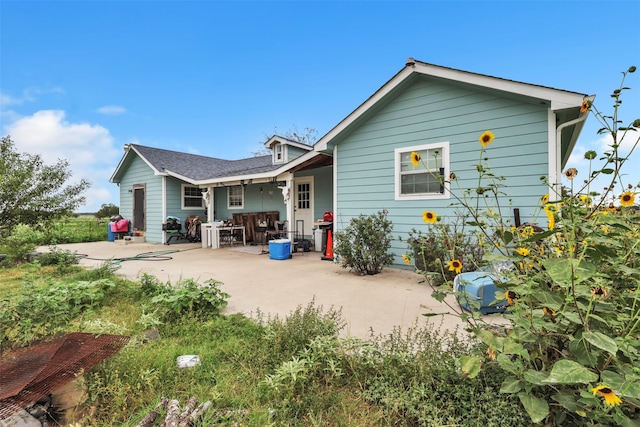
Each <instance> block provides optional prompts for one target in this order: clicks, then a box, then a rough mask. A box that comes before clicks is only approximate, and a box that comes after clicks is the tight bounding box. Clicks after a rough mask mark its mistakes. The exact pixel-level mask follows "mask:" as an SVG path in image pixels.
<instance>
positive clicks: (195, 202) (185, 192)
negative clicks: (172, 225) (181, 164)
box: [182, 184, 202, 209]
mask: <svg viewBox="0 0 640 427" xmlns="http://www.w3.org/2000/svg"><path fill="white" fill-rule="evenodd" d="M193 208H198V209H200V208H202V188H198V187H193V186H190V185H186V184H182V209H193Z"/></svg>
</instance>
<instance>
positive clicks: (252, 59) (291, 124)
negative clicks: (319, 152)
mask: <svg viewBox="0 0 640 427" xmlns="http://www.w3.org/2000/svg"><path fill="white" fill-rule="evenodd" d="M638 16H640V2H638V1H636V0H634V1H615V0H614V1H604V0H603V1H531V2H529V1H493V2H491V1H453V0H452V1H391V2H387V1H334V2H332V1H315V2H314V1H225V2H223V1H125V0H120V1H117V0H113V1H92V0H85V1H29V0H23V1H12V0H0V127H1V128H2V129H1V131H2V135H3V136H4V135H11V137H12V139H13V140H14V142H15V144H16V147H17V148H18V150H19V151H23V152H30V153H40V154H42V155H43V156H45V159H50V160H51V161H54V160H55V159H57V158H65V159H68V160H69V161H70V162H71V168H72V170H73V172H74V177H75V178H76V179H79V178H80V177H83V178H87V179H89V180H91V181H92V183H93V186H92V188H91V190H90V191H89V192H88V193H87V205H86V206H83V207H82V208H80V209H79V211H86V212H91V211H95V210H97V209H98V208H99V207H100V205H101V204H103V203H114V204H119V200H118V191H117V187H116V185H115V184H110V183H109V182H108V180H109V177H110V176H111V174H112V173H113V171H114V169H115V167H116V166H117V164H118V161H119V160H120V158H121V156H122V153H123V146H124V144H127V143H137V144H142V145H147V146H152V147H158V148H166V149H172V150H177V151H185V152H191V153H196V154H202V155H208V156H213V157H220V158H225V159H239V158H244V157H250V156H251V155H253V153H254V152H256V151H258V150H260V149H261V148H262V146H261V143H262V142H264V141H265V140H266V138H267V137H268V136H270V135H272V134H274V133H277V132H279V133H286V132H287V131H290V130H294V129H298V130H303V129H304V128H312V129H315V130H316V131H317V132H318V137H320V136H322V135H324V134H325V133H326V132H328V131H329V130H330V129H331V128H332V127H333V126H335V125H336V124H337V123H338V122H339V121H340V120H342V119H343V118H344V117H345V116H347V115H348V114H349V113H350V112H351V111H353V110H354V109H355V108H356V107H357V106H358V105H360V104H361V103H362V102H363V101H364V100H366V99H367V98H368V97H369V96H370V95H371V94H373V93H374V92H375V91H376V90H377V89H378V88H379V87H380V86H382V85H383V84H384V83H385V82H386V81H387V80H389V79H390V78H391V77H392V76H393V75H394V74H395V73H397V72H398V71H399V70H400V69H401V68H402V67H403V66H404V63H405V60H406V58H408V57H414V58H416V59H418V60H420V61H424V62H429V63H433V64H437V65H442V66H446V67H452V68H458V69H462V70H466V71H471V72H476V73H482V74H489V75H493V76H497V77H503V78H508V79H513V80H518V81H522V82H527V83H533V84H540V85H545V86H551V87H555V88H558V89H565V90H570V91H575V92H580V93H586V94H595V95H596V105H597V106H599V108H600V109H604V110H605V111H609V112H610V111H611V107H610V106H611V101H610V98H609V94H610V93H611V91H612V90H613V89H615V88H617V87H618V85H619V83H620V77H621V74H620V73H621V72H622V71H624V70H627V69H628V67H629V66H630V65H637V66H638V67H640V50H639V47H640V32H639V31H638V28H639V24H638ZM626 83H627V86H630V87H632V88H633V90H631V91H630V92H627V94H625V96H624V97H623V108H622V110H621V111H622V115H621V119H622V120H623V121H625V122H630V121H633V120H634V119H636V118H640V71H638V72H636V73H635V74H631V75H630V76H629V78H628V80H627V82H626ZM598 128H599V125H598V123H597V122H596V120H595V119H594V118H593V117H591V118H590V119H589V120H588V122H587V125H586V127H585V129H584V131H583V132H582V135H581V138H580V140H579V145H578V147H576V150H575V153H576V155H575V156H574V159H573V160H572V162H571V165H572V166H575V167H577V168H578V169H579V170H584V173H583V174H580V175H579V177H584V176H585V175H586V165H585V164H584V162H582V161H581V160H580V156H581V154H582V153H583V152H584V151H586V150H588V149H595V150H596V151H598V152H599V153H601V152H602V146H603V141H602V140H601V137H600V136H599V135H597V134H596V131H597V129H598ZM496 142H497V140H496ZM634 157H635V158H634V162H635V165H637V166H640V156H639V155H637V154H636V155H635V156H634ZM633 169H635V171H633V172H634V175H632V176H629V177H628V178H629V180H630V181H631V182H632V183H633V184H636V183H638V181H640V167H635V168H633Z"/></svg>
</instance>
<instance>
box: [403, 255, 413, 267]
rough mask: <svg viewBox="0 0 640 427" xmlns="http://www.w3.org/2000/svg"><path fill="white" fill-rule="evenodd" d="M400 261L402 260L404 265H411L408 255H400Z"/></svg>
mask: <svg viewBox="0 0 640 427" xmlns="http://www.w3.org/2000/svg"><path fill="white" fill-rule="evenodd" d="M402 259H403V260H404V263H405V264H407V265H411V258H409V256H408V255H405V254H402Z"/></svg>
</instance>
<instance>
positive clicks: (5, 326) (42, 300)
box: [0, 280, 114, 346]
mask: <svg viewBox="0 0 640 427" xmlns="http://www.w3.org/2000/svg"><path fill="white" fill-rule="evenodd" d="M113 286H114V283H113V282H112V281H109V280H98V281H93V282H83V281H74V282H55V283H49V284H47V285H46V286H43V287H39V286H35V285H34V284H32V283H26V284H25V285H24V286H23V287H22V288H21V289H20V291H19V292H18V293H17V294H8V295H6V296H2V297H1V298H0V307H1V308H2V309H1V310H0V342H2V343H6V344H8V345H9V346H13V345H24V344H27V343H29V342H31V341H33V340H35V339H38V338H42V337H45V336H48V335H53V334H56V333H59V332H62V331H64V330H65V328H66V327H68V325H69V323H70V322H71V321H72V320H74V319H75V318H76V317H78V316H79V315H81V314H83V313H87V312H89V311H91V310H94V309H96V308H98V307H100V306H101V304H102V302H103V298H104V297H105V294H106V292H107V290H108V289H109V288H112V287H113Z"/></svg>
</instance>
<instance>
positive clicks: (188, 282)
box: [145, 279, 230, 320]
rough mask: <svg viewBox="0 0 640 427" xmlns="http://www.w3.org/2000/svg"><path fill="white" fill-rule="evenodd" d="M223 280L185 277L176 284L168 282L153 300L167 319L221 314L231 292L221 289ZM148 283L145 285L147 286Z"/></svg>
mask: <svg viewBox="0 0 640 427" xmlns="http://www.w3.org/2000/svg"><path fill="white" fill-rule="evenodd" d="M220 285H222V283H221V282H218V281H216V280H213V279H210V280H207V281H206V282H205V283H204V284H202V285H201V284H199V283H198V282H196V281H195V280H193V279H184V280H181V281H180V282H178V283H177V284H176V285H171V283H167V284H166V285H165V286H164V287H162V288H161V289H158V291H157V294H156V295H155V296H153V297H152V298H151V302H152V303H153V304H154V305H156V306H158V307H159V309H160V310H162V311H163V312H164V313H163V314H164V317H165V320H172V319H173V320H175V319H179V318H180V317H182V316H187V315H188V316H192V317H199V318H206V317H209V316H212V315H216V314H219V312H220V309H221V308H224V307H226V306H227V301H226V299H227V298H229V296H230V295H229V294H227V293H225V292H222V290H220ZM147 287H148V285H145V288H147Z"/></svg>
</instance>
